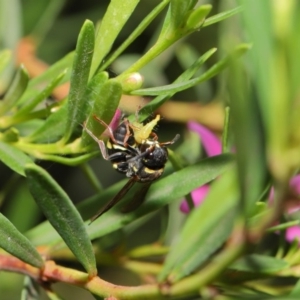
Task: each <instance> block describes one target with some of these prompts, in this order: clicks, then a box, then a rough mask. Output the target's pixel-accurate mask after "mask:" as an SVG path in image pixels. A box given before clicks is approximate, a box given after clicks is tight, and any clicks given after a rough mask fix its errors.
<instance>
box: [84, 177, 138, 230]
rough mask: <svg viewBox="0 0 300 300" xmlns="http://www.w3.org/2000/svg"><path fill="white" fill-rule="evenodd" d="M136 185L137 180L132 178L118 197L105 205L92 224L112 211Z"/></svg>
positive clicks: (93, 218)
mask: <svg viewBox="0 0 300 300" xmlns="http://www.w3.org/2000/svg"><path fill="white" fill-rule="evenodd" d="M135 183H136V179H135V178H134V177H132V178H130V179H129V180H128V181H127V183H126V184H125V185H124V186H123V187H122V189H121V190H120V191H119V192H118V194H117V195H116V196H114V197H113V198H112V199H111V200H110V201H109V202H108V203H107V204H106V205H104V206H103V207H102V208H101V209H100V210H99V211H98V212H97V213H96V214H95V215H94V216H93V217H92V218H91V220H90V224H91V223H92V222H94V221H95V220H96V219H98V218H99V217H100V216H101V215H103V214H104V213H105V212H107V211H108V210H110V209H111V208H112V207H113V206H115V205H116V204H117V203H118V202H119V201H121V200H122V198H123V197H124V196H125V195H126V194H127V192H128V191H129V190H130V189H131V187H132V186H133V185H134V184H135Z"/></svg>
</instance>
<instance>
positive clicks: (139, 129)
mask: <svg viewBox="0 0 300 300" xmlns="http://www.w3.org/2000/svg"><path fill="white" fill-rule="evenodd" d="M93 117H94V119H95V120H96V121H98V122H99V123H100V124H102V125H103V126H104V127H106V129H107V132H108V135H109V140H108V141H107V143H106V146H105V143H104V142H103V141H102V140H100V139H98V138H97V137H96V136H95V135H94V134H93V133H92V132H91V131H90V130H89V129H87V128H86V127H85V126H84V129H85V130H86V131H87V133H88V134H89V135H90V136H91V137H92V138H93V139H94V140H95V141H96V142H97V143H98V145H99V148H100V151H101V154H102V156H103V158H104V159H106V160H109V161H111V162H112V166H113V168H114V169H116V170H117V171H119V172H121V173H124V174H126V176H127V177H129V178H130V179H129V181H128V182H127V183H126V184H125V185H124V186H123V188H122V189H121V190H120V191H119V192H118V193H117V195H116V196H115V197H114V198H113V199H112V200H110V201H109V202H108V203H107V204H106V205H105V206H104V207H103V208H102V209H101V210H100V211H99V212H98V213H97V214H96V215H95V216H94V217H92V219H91V222H93V221H94V220H96V219H97V218H98V217H100V216H101V215H102V214H103V213H105V212H106V211H108V210H109V209H110V208H112V207H113V206H114V205H115V204H117V203H118V202H119V201H120V200H121V199H122V198H123V197H124V196H125V195H126V193H127V192H128V191H129V190H130V188H131V187H132V186H133V185H134V184H135V183H136V182H140V183H144V186H143V188H142V189H141V191H140V194H141V195H145V193H146V192H147V191H148V189H149V187H150V185H151V183H152V182H153V181H154V180H156V179H158V178H159V177H160V176H161V175H162V174H163V171H164V167H165V164H166V162H167V160H168V150H167V148H166V147H167V146H168V145H172V144H173V143H175V142H176V141H177V140H178V138H179V135H176V136H175V137H174V138H173V140H171V141H169V142H164V143H160V142H159V141H158V137H157V135H156V134H155V133H154V132H153V128H154V127H155V126H156V124H157V123H158V121H159V120H160V115H157V116H156V118H155V119H153V120H152V121H150V122H148V123H146V124H145V125H144V124H142V123H138V122H133V123H130V122H129V121H128V120H127V119H123V121H122V122H121V123H120V125H119V126H118V127H117V128H116V129H115V130H112V128H111V127H110V126H108V125H107V124H106V123H105V122H104V121H102V120H101V119H99V118H98V117H97V116H93ZM141 195H139V197H137V196H136V197H135V198H137V200H139V199H140V198H141ZM140 204H141V203H138V201H136V200H135V201H134V203H131V210H132V207H133V206H134V208H137V206H139V205H140ZM126 211H128V209H126Z"/></svg>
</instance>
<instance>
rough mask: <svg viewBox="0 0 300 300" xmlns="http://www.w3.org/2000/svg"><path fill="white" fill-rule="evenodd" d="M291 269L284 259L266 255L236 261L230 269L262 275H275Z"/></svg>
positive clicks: (253, 255) (248, 256)
mask: <svg viewBox="0 0 300 300" xmlns="http://www.w3.org/2000/svg"><path fill="white" fill-rule="evenodd" d="M289 267H290V265H289V264H288V263H287V262H286V261H284V260H282V259H279V258H275V257H272V256H266V255H259V254H251V255H246V256H244V257H242V258H240V259H238V260H237V261H235V262H234V263H233V264H232V265H230V267H229V269H232V270H237V271H243V272H253V273H260V274H261V273H263V274H274V273H275V272H279V271H282V270H284V269H287V268H289Z"/></svg>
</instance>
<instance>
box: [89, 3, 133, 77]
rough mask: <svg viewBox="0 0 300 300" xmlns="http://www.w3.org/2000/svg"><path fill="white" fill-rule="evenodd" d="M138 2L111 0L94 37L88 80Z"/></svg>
mask: <svg viewBox="0 0 300 300" xmlns="http://www.w3.org/2000/svg"><path fill="white" fill-rule="evenodd" d="M138 3H139V0H111V1H110V4H109V6H108V8H107V10H106V12H105V15H104V17H103V19H102V21H101V25H100V28H99V30H98V31H97V35H96V42H95V53H94V57H93V62H92V66H91V72H90V78H91V77H92V76H93V75H94V73H95V72H96V71H97V69H98V67H99V66H100V65H101V63H102V61H103V59H104V57H105V56H106V55H107V54H108V53H109V51H110V49H111V47H112V45H113V43H114V41H115V39H116V37H117V36H118V34H119V33H120V31H121V30H122V29H123V27H124V25H125V23H126V22H127V20H128V19H129V17H130V16H131V14H132V12H133V11H134V9H135V7H136V6H137V4H138Z"/></svg>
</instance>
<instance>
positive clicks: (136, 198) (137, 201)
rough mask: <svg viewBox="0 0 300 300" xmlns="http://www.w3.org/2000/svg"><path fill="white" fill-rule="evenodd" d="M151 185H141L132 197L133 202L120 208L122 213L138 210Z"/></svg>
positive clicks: (148, 183)
mask: <svg viewBox="0 0 300 300" xmlns="http://www.w3.org/2000/svg"><path fill="white" fill-rule="evenodd" d="M151 184H152V182H147V183H142V187H141V188H140V189H139V190H138V191H137V192H136V193H135V194H134V195H133V200H132V201H130V202H129V203H128V204H126V205H125V206H124V207H122V212H123V213H128V212H131V211H134V210H136V209H138V208H139V207H140V206H141V205H142V204H143V202H144V200H145V197H146V194H147V192H148V190H149V188H150V186H151Z"/></svg>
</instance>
